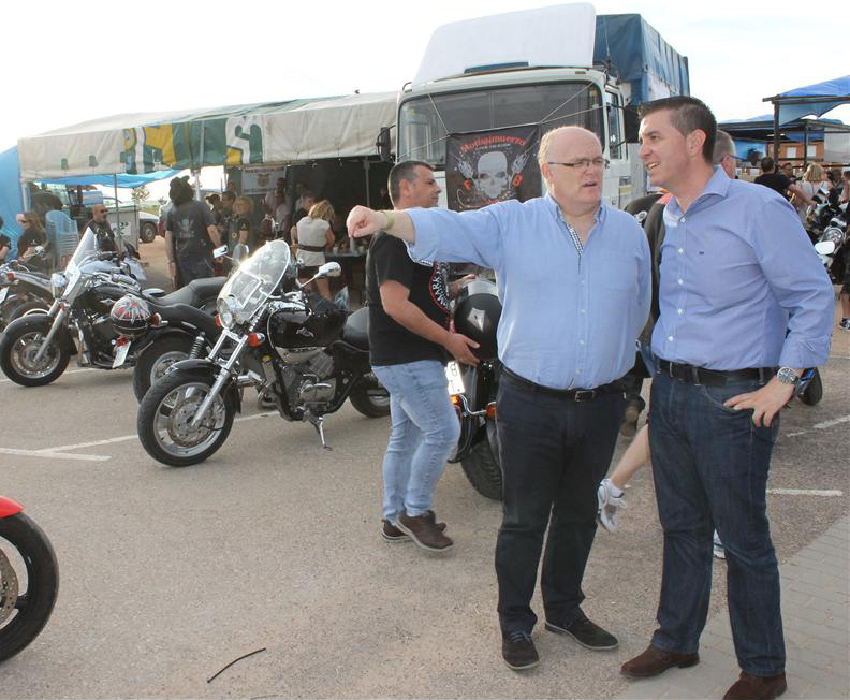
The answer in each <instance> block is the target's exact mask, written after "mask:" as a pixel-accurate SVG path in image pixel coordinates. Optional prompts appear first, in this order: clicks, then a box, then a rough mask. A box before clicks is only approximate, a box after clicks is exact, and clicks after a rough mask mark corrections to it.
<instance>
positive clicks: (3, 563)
mask: <svg viewBox="0 0 850 700" xmlns="http://www.w3.org/2000/svg"><path fill="white" fill-rule="evenodd" d="M58 591H59V567H58V566H57V564H56V554H55V552H54V551H53V547H52V546H51V544H50V541H49V540H48V539H47V537H46V536H45V535H44V533H43V532H42V530H41V528H40V527H38V525H36V524H35V523H34V522H33V521H32V520H30V519H29V518H28V517H27V516H26V515H24V514H23V513H16V514H15V515H11V516H9V517H6V518H0V661H4V660H5V659H8V658H10V657H12V656H14V655H15V654H17V653H18V652H19V651H21V650H22V649H24V647H26V646H27V645H28V644H29V643H30V642H31V641H32V640H33V639H35V638H36V637H37V636H38V635H39V634H40V632H41V630H42V629H44V625H45V624H47V619H48V618H49V617H50V613H51V612H52V611H53V606H54V604H55V603H56V595H57V593H58Z"/></svg>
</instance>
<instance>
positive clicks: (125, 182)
mask: <svg viewBox="0 0 850 700" xmlns="http://www.w3.org/2000/svg"><path fill="white" fill-rule="evenodd" d="M179 172H180V171H179V170H161V171H159V172H155V173H139V174H138V175H128V174H127V173H120V174H117V175H77V176H74V177H54V178H44V179H42V180H40V182H42V183H49V184H51V185H68V186H69V187H77V186H82V187H86V186H89V185H101V186H102V187H120V188H122V189H123V188H135V187H142V186H143V185H147V184H148V183H149V182H156V181H157V180H165V179H166V178H169V177H174V176H176V175H177V174H178V173H179Z"/></svg>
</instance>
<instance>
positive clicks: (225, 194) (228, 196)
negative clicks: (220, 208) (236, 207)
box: [221, 190, 236, 202]
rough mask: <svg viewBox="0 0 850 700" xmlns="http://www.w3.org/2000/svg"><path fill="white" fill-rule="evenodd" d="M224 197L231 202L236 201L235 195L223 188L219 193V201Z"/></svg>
mask: <svg viewBox="0 0 850 700" xmlns="http://www.w3.org/2000/svg"><path fill="white" fill-rule="evenodd" d="M225 199H229V200H230V201H231V202H235V201H236V195H235V194H234V193H233V192H231V191H230V190H225V191H224V192H222V193H221V201H222V202H223V201H224V200H225Z"/></svg>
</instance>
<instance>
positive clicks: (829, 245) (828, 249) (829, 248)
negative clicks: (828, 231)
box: [815, 241, 835, 255]
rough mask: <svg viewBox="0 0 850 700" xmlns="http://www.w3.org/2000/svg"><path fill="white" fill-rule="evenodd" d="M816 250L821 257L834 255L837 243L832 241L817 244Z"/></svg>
mask: <svg viewBox="0 0 850 700" xmlns="http://www.w3.org/2000/svg"><path fill="white" fill-rule="evenodd" d="M815 250H816V251H817V252H818V253H820V254H821V255H832V254H833V253H834V252H835V243H833V242H832V241H821V242H820V243H815Z"/></svg>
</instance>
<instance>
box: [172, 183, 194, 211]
mask: <svg viewBox="0 0 850 700" xmlns="http://www.w3.org/2000/svg"><path fill="white" fill-rule="evenodd" d="M194 194H195V193H194V190H192V186H191V185H190V184H189V178H188V177H175V178H174V179H172V180H171V186H170V187H169V190H168V196H169V197H170V198H171V201H172V202H174V206H180V205H181V204H185V203H186V202H191V201H192V197H193V196H194Z"/></svg>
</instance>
